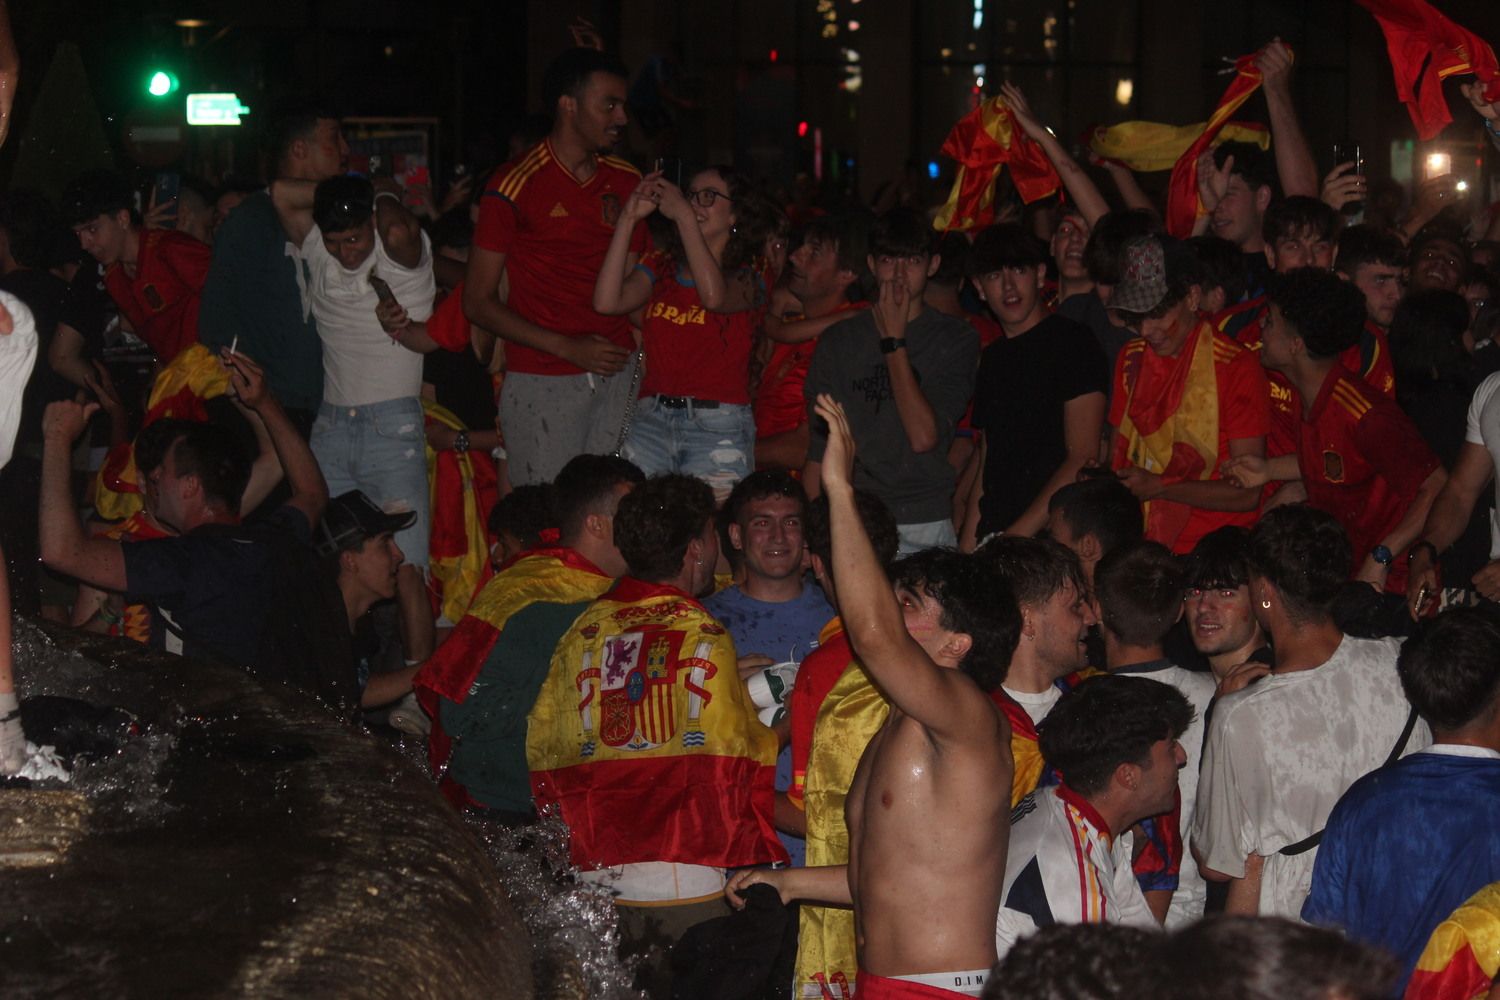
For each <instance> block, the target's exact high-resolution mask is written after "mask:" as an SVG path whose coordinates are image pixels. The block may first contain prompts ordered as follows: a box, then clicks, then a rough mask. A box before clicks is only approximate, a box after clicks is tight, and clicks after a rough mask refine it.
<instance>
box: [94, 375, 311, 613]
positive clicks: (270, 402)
mask: <svg viewBox="0 0 1500 1000" xmlns="http://www.w3.org/2000/svg"><path fill="white" fill-rule="evenodd" d="M219 360H221V361H222V362H223V363H224V368H225V370H227V371H228V372H229V384H230V386H231V387H232V388H233V389H234V391H235V392H236V393H237V394H238V395H239V397H240V402H242V403H244V404H245V406H247V407H249V408H250V409H252V410H254V411H255V413H256V414H257V415H258V416H259V417H260V419H261V421H262V422H263V423H264V424H265V426H266V433H267V434H268V435H270V438H271V445H272V447H274V448H275V449H276V457H277V459H279V460H280V462H281V468H282V470H283V471H284V472H285V473H286V483H287V486H288V487H289V488H290V489H291V491H292V495H291V498H290V499H289V500H287V504H288V505H290V506H292V507H296V508H297V509H298V510H300V511H302V514H303V516H305V517H306V518H307V523H308V524H309V525H310V526H316V525H317V523H318V519H319V518H320V517H322V516H323V508H324V507H326V506H328V483H327V482H325V481H324V479H323V471H322V470H321V469H319V468H318V460H317V459H315V458H313V453H312V449H311V448H309V447H308V446H307V442H306V441H304V440H302V435H301V434H299V433H297V428H296V427H295V426H293V424H292V421H291V420H290V419H289V418H288V417H287V415H286V411H285V410H283V409H282V408H281V404H280V403H279V402H277V401H276V397H275V396H273V395H271V390H270V389H269V388H268V387H267V386H266V377H265V373H264V372H263V371H261V368H260V366H259V365H257V364H256V363H255V362H254V361H251V360H250V359H249V358H247V357H246V356H245V355H243V354H231V353H230V352H229V348H227V347H225V348H221V349H220V350H219ZM115 589H119V588H115Z"/></svg>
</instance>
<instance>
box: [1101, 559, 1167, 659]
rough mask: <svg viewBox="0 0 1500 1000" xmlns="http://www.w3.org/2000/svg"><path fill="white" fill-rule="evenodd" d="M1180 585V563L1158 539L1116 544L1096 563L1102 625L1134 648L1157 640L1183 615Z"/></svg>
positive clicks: (1148, 644) (1152, 643)
mask: <svg viewBox="0 0 1500 1000" xmlns="http://www.w3.org/2000/svg"><path fill="white" fill-rule="evenodd" d="M1183 589H1184V588H1183V573H1182V564H1181V563H1180V562H1179V561H1178V559H1177V557H1176V556H1174V555H1172V552H1171V550H1169V549H1168V548H1167V547H1166V546H1165V545H1162V544H1160V543H1158V542H1147V541H1141V542H1134V543H1132V544H1130V545H1126V546H1123V547H1121V548H1117V549H1115V550H1114V551H1112V552H1107V553H1105V554H1104V556H1103V557H1101V558H1100V560H1099V564H1098V565H1097V566H1095V567H1094V595H1095V597H1096V598H1097V599H1098V601H1099V610H1100V612H1101V616H1102V620H1103V624H1104V627H1105V628H1107V629H1109V630H1110V632H1112V633H1114V634H1115V636H1117V637H1118V638H1119V639H1120V641H1121V642H1127V643H1130V644H1131V645H1133V646H1151V645H1155V644H1156V643H1158V642H1160V641H1161V638H1162V636H1164V635H1166V634H1167V632H1168V631H1169V630H1170V629H1171V628H1172V625H1173V624H1174V623H1175V622H1176V621H1177V618H1178V616H1179V615H1180V614H1181V613H1182V592H1183Z"/></svg>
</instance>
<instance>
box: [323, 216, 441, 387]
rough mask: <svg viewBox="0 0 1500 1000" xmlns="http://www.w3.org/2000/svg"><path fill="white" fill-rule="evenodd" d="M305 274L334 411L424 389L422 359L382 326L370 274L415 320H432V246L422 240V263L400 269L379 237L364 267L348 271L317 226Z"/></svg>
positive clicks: (434, 292) (325, 380) (435, 290)
mask: <svg viewBox="0 0 1500 1000" xmlns="http://www.w3.org/2000/svg"><path fill="white" fill-rule="evenodd" d="M302 259H303V260H304V261H306V262H307V267H308V271H309V274H310V278H309V282H308V289H307V292H308V297H309V298H310V299H311V300H312V311H313V316H314V317H316V318H317V321H318V338H319V339H320V340H322V341H323V401H324V402H325V403H331V404H332V405H334V406H369V405H371V404H373V403H384V402H386V401H387V400H391V399H411V398H415V397H416V396H418V395H419V394H420V393H421V391H422V355H420V354H417V353H416V352H415V351H408V350H407V349H406V348H404V347H402V346H401V345H400V344H398V343H396V342H395V341H393V340H392V339H391V338H390V335H389V334H387V333H386V332H385V331H384V330H382V329H381V328H380V321H379V320H378V319H376V318H375V307H376V306H377V305H379V304H380V297H379V296H377V295H376V294H375V288H374V286H372V285H371V284H370V272H371V271H374V272H375V274H377V275H378V276H379V277H380V278H382V279H383V280H384V281H385V282H386V283H387V284H389V285H390V286H391V291H392V292H394V293H395V295H396V301H397V302H400V303H401V305H403V306H404V307H406V313H407V315H408V316H410V317H411V318H412V320H413V321H415V322H419V323H420V322H422V321H423V320H426V319H427V318H428V317H429V316H431V315H432V300H433V298H434V296H435V295H436V294H437V282H436V280H435V279H434V278H433V276H432V244H431V242H430V241H429V240H428V239H427V234H426V233H423V234H422V259H421V261H420V262H418V264H417V266H416V267H414V268H408V267H402V266H401V265H400V264H397V263H396V262H395V261H394V260H392V259H391V258H390V256H389V255H388V254H387V253H386V252H385V245H384V244H383V243H382V242H381V241H380V238H379V237H378V236H377V237H376V239H375V249H374V250H373V251H372V252H371V253H370V256H368V257H366V258H365V260H364V263H362V264H360V265H359V267H357V268H355V269H354V270H352V271H349V270H346V269H345V268H344V266H343V265H342V264H340V263H339V261H338V258H336V257H334V256H332V255H331V254H329V252H328V250H327V248H326V247H324V246H323V233H322V231H321V230H319V229H318V227H317V226H313V227H312V232H310V233H308V234H307V239H306V240H304V241H303V242H302Z"/></svg>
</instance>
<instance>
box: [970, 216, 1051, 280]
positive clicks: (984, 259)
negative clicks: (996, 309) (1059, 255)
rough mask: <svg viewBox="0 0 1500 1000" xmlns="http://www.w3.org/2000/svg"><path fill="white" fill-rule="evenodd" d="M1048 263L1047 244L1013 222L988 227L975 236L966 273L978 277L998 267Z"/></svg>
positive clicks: (998, 268)
mask: <svg viewBox="0 0 1500 1000" xmlns="http://www.w3.org/2000/svg"><path fill="white" fill-rule="evenodd" d="M1045 263H1047V245H1046V244H1045V243H1043V242H1042V241H1041V240H1039V239H1037V238H1036V237H1035V236H1033V235H1032V234H1031V233H1028V232H1027V231H1026V230H1024V229H1022V228H1021V227H1020V226H1018V225H1015V224H1014V223H1006V224H1004V225H999V226H990V227H989V228H988V229H985V230H984V231H982V232H981V233H980V234H979V235H978V236H977V237H975V238H974V247H973V250H972V251H971V252H970V255H969V276H970V277H974V278H978V277H981V276H983V275H986V274H993V273H994V272H995V271H998V270H1000V269H1001V268H1008V267H1025V268H1031V267H1039V266H1041V265H1042V264H1045Z"/></svg>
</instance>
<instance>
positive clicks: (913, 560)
mask: <svg viewBox="0 0 1500 1000" xmlns="http://www.w3.org/2000/svg"><path fill="white" fill-rule="evenodd" d="M891 578H892V579H891V582H892V583H894V584H895V585H896V586H898V587H903V588H905V589H907V590H910V591H914V592H915V591H921V592H923V593H925V594H927V596H928V597H930V598H932V599H933V600H934V601H936V602H937V604H938V606H939V607H941V608H942V609H943V614H942V617H941V618H940V619H939V624H941V625H942V627H943V628H945V629H947V630H948V631H950V632H958V633H962V634H964V635H967V636H968V637H969V639H970V643H969V651H968V652H967V653H965V654H964V658H963V660H961V661H960V662H959V664H958V668H959V669H960V670H962V671H963V672H964V673H965V674H967V675H968V676H969V677H970V678H971V679H972V680H973V681H974V683H975V684H978V685H979V688H980V690H982V691H986V692H989V691H993V690H995V688H996V687H998V686H999V685H1000V682H1001V681H1003V680H1004V679H1005V673H1006V671H1007V670H1009V669H1010V658H1011V655H1012V654H1014V653H1015V651H1016V643H1017V642H1018V641H1019V640H1020V638H1021V609H1020V606H1019V605H1017V603H1016V600H1015V598H1014V596H1012V594H1011V593H1010V590H1009V588H1007V587H1006V585H1005V583H1004V581H1002V580H1001V579H1000V578H999V576H998V575H997V574H996V572H995V570H994V567H993V566H992V565H991V564H990V563H989V561H988V560H986V559H983V558H981V557H979V556H973V555H964V554H963V553H960V552H957V551H955V550H954V549H925V550H923V551H921V552H918V553H916V554H914V555H910V556H907V557H906V558H905V559H901V560H899V561H897V563H896V564H895V565H894V566H892V567H891Z"/></svg>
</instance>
